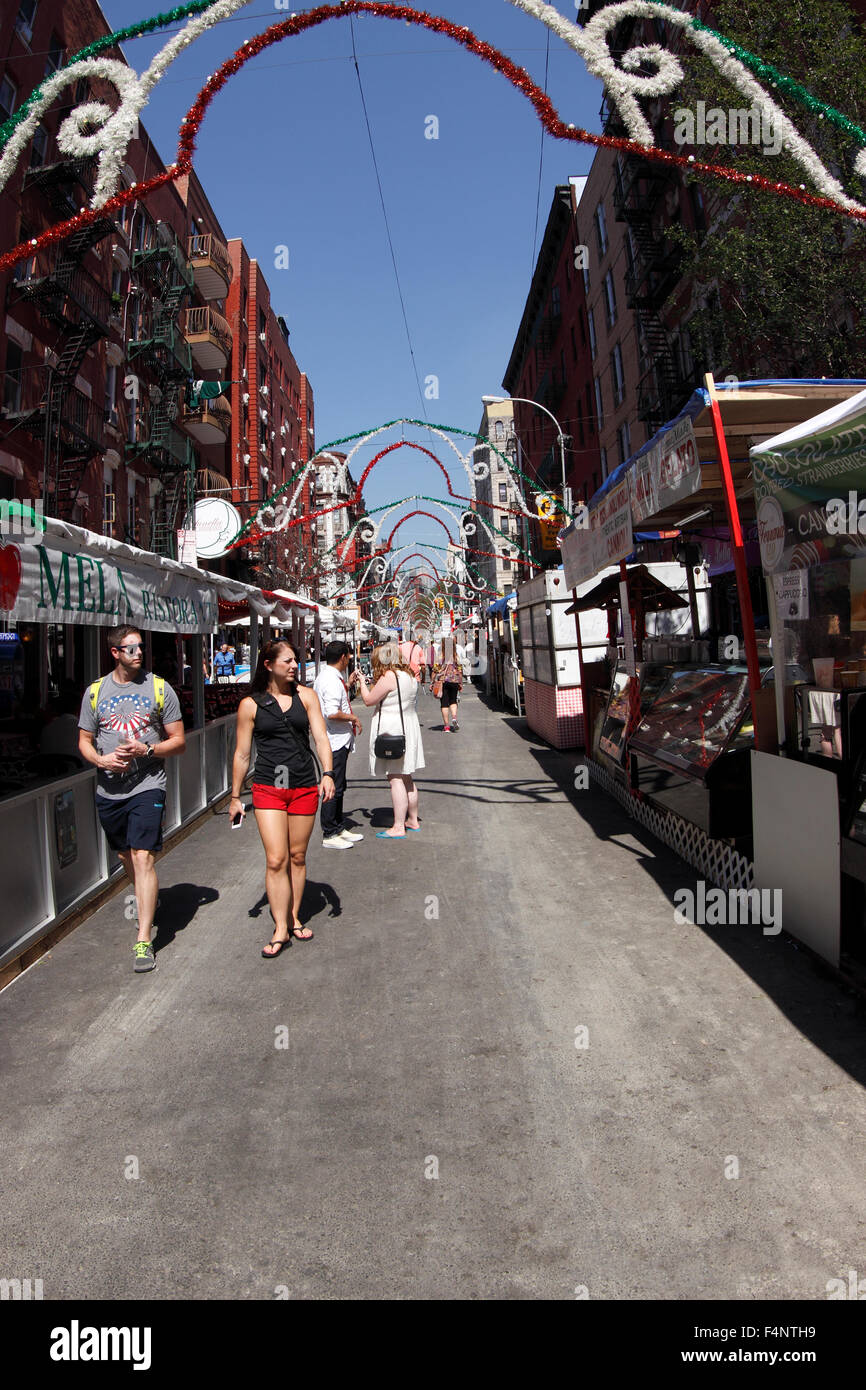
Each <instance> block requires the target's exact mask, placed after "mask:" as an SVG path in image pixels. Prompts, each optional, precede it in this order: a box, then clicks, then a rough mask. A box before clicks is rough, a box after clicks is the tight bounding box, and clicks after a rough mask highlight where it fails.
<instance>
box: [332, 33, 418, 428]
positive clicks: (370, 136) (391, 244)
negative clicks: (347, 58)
mask: <svg viewBox="0 0 866 1390" xmlns="http://www.w3.org/2000/svg"><path fill="white" fill-rule="evenodd" d="M349 28H350V31H351V34H352V60H353V62H354V64H355V74H356V76H357V78H358V90H359V91H360V93H361V106H362V107H363V110H364V121H365V124H366V126H367V138H368V140H369V142H370V154H371V156H372V159H373V169H374V170H375V173H376V185H377V187H378V189H379V202H380V203H381V205H382V217H383V219H384V222H385V234H386V236H387V238H388V249H389V251H390V252H391V264H392V266H393V267H394V279H395V281H396V283H397V294H398V296H399V299H400V310H401V313H402V315H403V326H404V328H405V329H406V341H407V343H408V344H409V356H410V358H411V359H412V370H413V372H414V373H415V384H416V386H417V387H418V399H419V401H420V402H421V414H422V415H423V417H424V420H425V422H426V423H427V424H428V425H429V424H430V421H429V420H428V419H427V411H426V406H425V403H424V392H423V391H422V390H421V378H420V376H419V374H418V363H417V362H416V360H415V349H414V347H413V345H412V334H411V332H410V331H409V318H408V315H407V313H406V302H405V300H404V298H403V288H402V286H401V284H400V272H399V271H398V269H397V257H396V255H395V252H394V241H393V238H392V236H391V226H390V223H389V221H388V209H387V207H386V205H385V194H384V191H383V189H382V179H381V176H380V173H379V161H378V160H377V158H376V147H375V145H374V143H373V131H372V128H371V126H370V117H369V114H368V111H367V100H366V97H365V96H364V84H363V82H362V81H361V69H360V67H359V66H358V54H357V50H356V48H355V24H354V20H353V18H352V16H351V15H350V16H349Z"/></svg>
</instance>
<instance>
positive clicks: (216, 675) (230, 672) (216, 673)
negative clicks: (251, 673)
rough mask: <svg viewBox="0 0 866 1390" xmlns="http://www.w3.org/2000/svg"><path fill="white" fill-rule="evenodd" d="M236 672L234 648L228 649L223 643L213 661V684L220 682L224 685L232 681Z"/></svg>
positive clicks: (225, 643)
mask: <svg viewBox="0 0 866 1390" xmlns="http://www.w3.org/2000/svg"><path fill="white" fill-rule="evenodd" d="M236 672H237V667H236V666H235V653H234V648H233V647H230V646H229V644H228V642H223V644H222V646H221V647H220V649H219V651H218V652H217V654H216V656H215V657H214V659H213V680H214V684H215V685H216V684H219V683H220V682H222V683H223V684H226V683H227V682H229V681H233V680H234V678H235V674H236Z"/></svg>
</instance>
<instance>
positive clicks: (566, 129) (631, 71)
mask: <svg viewBox="0 0 866 1390" xmlns="http://www.w3.org/2000/svg"><path fill="white" fill-rule="evenodd" d="M247 3H248V0H214V2H213V3H207V4H205V3H204V0H197V3H194V4H191V5H186V6H180V7H178V8H177V9H175V10H172V11H169V12H167V13H166V14H159V15H156V16H153V17H151V18H150V19H145V20H142V21H141V22H140V23H139V24H137V25H132V26H129V27H128V28H127V29H125V30H119V31H117V32H116V33H115V34H111V35H107V36H104V37H103V38H101V39H99V40H97V41H96V42H95V43H94V44H91V45H89V46H88V47H87V48H85V49H82V50H81V52H80V53H78V54H76V55H75V57H74V58H73V59H72V60H71V61H70V62H69V63H68V64H67V65H66V66H65V67H63V68H61V69H60V70H59V71H58V72H56V73H54V74H53V75H52V76H51V77H49V78H48V79H46V81H44V82H43V83H42V84H41V85H40V87H39V88H38V89H37V91H36V92H34V93H33V94H32V95H31V96H30V97H29V98H28V99H27V101H26V102H25V103H24V105H23V106H22V108H20V109H19V111H17V112H16V113H15V114H14V116H12V117H11V118H10V119H9V120H8V121H7V122H6V123H5V125H4V126H3V127H2V128H0V141H2V140H3V139H5V147H4V148H3V152H2V155H0V189H2V188H3V187H5V185H6V183H7V181H8V179H9V177H10V176H11V173H12V171H13V170H14V169H15V167H16V166H17V164H18V161H19V160H20V158H21V156H22V154H23V152H24V151H25V149H26V147H27V145H28V143H29V141H30V140H31V139H32V138H33V135H34V133H35V131H36V128H37V126H38V124H39V122H40V120H41V118H42V116H43V115H44V114H45V112H46V111H47V110H48V108H49V107H50V106H51V104H52V103H53V102H54V101H55V100H56V98H57V97H58V96H59V95H60V94H61V93H62V92H63V91H64V90H65V89H66V88H67V87H69V86H70V85H71V84H73V83H75V82H77V81H78V80H79V79H80V78H82V77H88V76H90V77H95V78H98V79H101V80H102V81H104V82H107V83H109V84H111V85H112V86H113V87H114V89H115V91H116V92H117V95H118V98H119V101H118V105H117V106H116V107H115V108H112V107H111V106H109V104H108V103H107V102H94V101H87V102H84V103H82V104H81V105H79V106H77V107H76V108H75V109H74V110H73V111H72V112H71V114H70V115H69V116H67V117H66V119H65V120H64V121H63V122H62V123H61V126H60V129H59V131H58V136H57V140H58V145H59V147H60V149H61V150H62V151H63V152H64V153H65V154H69V155H70V156H73V157H76V156H83V155H87V156H95V157H96V158H97V161H98V170H97V177H96V182H95V188H94V194H93V200H92V203H91V207H90V208H89V209H82V211H81V212H80V213H79V214H78V215H77V216H76V217H73V218H70V219H68V220H67V221H66V222H63V223H60V224H57V225H56V226H54V227H51V228H49V229H48V230H47V231H46V232H44V233H42V235H41V236H38V237H34V238H32V239H31V240H30V241H29V242H24V243H21V244H20V245H19V246H16V247H14V248H12V249H11V250H10V251H8V252H6V254H5V255H3V256H0V270H5V269H8V268H9V267H11V266H12V265H15V264H17V263H18V262H19V261H21V260H24V259H26V258H27V257H28V256H30V255H32V254H33V252H34V250H38V249H39V248H40V247H42V246H46V245H49V244H51V243H54V242H57V241H60V240H62V239H63V238H64V237H66V236H68V235H70V234H71V233H72V232H73V231H76V230H77V229H78V228H79V227H82V226H85V225H87V224H88V223H89V222H91V221H94V220H95V219H96V218H97V217H98V216H100V215H103V216H104V215H105V214H106V213H111V212H115V211H118V210H119V209H120V208H121V207H122V206H124V205H125V204H127V203H130V202H134V201H136V200H137V199H139V198H144V197H146V196H147V194H148V193H150V192H151V191H152V190H153V189H155V188H157V187H160V186H161V185H162V184H164V183H167V182H171V181H173V180H174V179H177V178H179V177H180V176H181V175H182V174H187V173H189V172H190V171H191V169H192V161H193V153H194V150H195V144H196V139H197V136H198V133H199V130H200V128H201V124H202V121H203V120H204V116H205V113H206V111H207V109H208V106H209V105H210V103H211V101H212V100H213V98H214V96H216V94H217V92H219V91H220V90H221V89H222V88H223V87H224V86H225V85H226V83H227V82H228V80H229V78H230V77H232V76H234V74H235V73H236V72H239V71H240V69H241V68H242V67H243V66H244V64H245V63H247V62H248V61H249V60H250V58H252V57H254V56H255V55H256V54H258V53H261V52H262V51H263V50H264V49H266V48H268V47H270V46H271V45H272V44H274V43H279V42H280V41H281V40H282V39H284V38H290V37H293V36H295V35H297V34H300V33H303V32H304V31H305V30H307V29H311V28H314V27H315V26H317V25H319V24H322V23H325V22H326V21H327V20H330V19H341V18H343V19H344V18H346V17H347V16H349V15H354V14H369V15H375V16H378V17H380V18H384V19H395V20H402V21H403V22H405V23H407V24H417V25H420V26H422V27H424V28H426V29H429V30H431V31H433V32H435V33H441V34H445V35H447V36H448V37H450V38H452V39H453V40H454V41H455V42H456V43H459V44H461V45H462V47H464V48H465V49H467V50H468V51H469V52H471V53H474V54H475V56H476V57H479V58H481V59H482V61H483V62H486V63H488V64H489V65H490V66H491V67H493V68H494V69H496V71H498V72H501V73H502V74H503V75H504V76H505V77H507V78H508V80H509V81H510V82H512V83H513V85H514V86H515V87H516V88H517V89H518V90H519V91H521V92H523V93H524V95H525V96H526V97H527V98H528V100H529V101H530V102H531V103H532V105H533V106H534V108H535V110H536V113H537V115H538V117H539V119H540V120H541V122H542V124H543V125H544V126H545V128H546V129H547V130H548V132H549V133H550V134H551V135H552V136H554V137H555V138H557V139H563V140H574V141H582V142H585V143H589V144H593V145H598V146H605V147H607V148H610V149H618V150H622V151H624V152H628V153H634V152H639V153H641V154H643V155H644V156H645V157H646V158H649V159H654V160H658V161H660V162H662V163H665V164H670V165H674V166H676V165H679V166H686V167H689V168H691V169H693V170H694V171H696V172H699V173H703V174H707V175H711V176H713V177H717V178H721V179H726V180H728V181H729V182H732V183H737V184H751V185H752V186H753V187H755V188H758V189H763V190H766V191H768V192H773V193H776V194H778V195H780V196H783V197H789V198H794V199H796V200H798V201H799V202H801V203H804V204H806V205H808V206H813V207H821V208H826V209H829V210H832V211H835V212H843V213H845V214H846V215H847V216H849V217H852V218H856V219H859V220H863V219H866V207H864V206H863V204H862V203H860V202H858V201H856V200H855V199H854V198H852V197H851V196H850V195H849V194H848V193H847V192H846V190H845V189H844V188H843V186H842V184H841V183H840V182H839V180H838V179H837V178H835V177H834V175H833V174H832V173H831V172H830V170H829V169H827V168H826V166H825V165H824V164H823V163H822V161H821V159H820V158H819V156H818V154H817V153H816V151H815V149H814V148H813V147H812V145H811V144H810V143H809V141H808V140H806V139H805V137H804V136H802V135H801V134H800V133H799V131H798V130H797V129H796V127H795V126H794V124H793V122H792V121H791V120H790V119H789V118H788V116H787V115H786V113H785V112H784V111H783V110H782V108H781V107H780V106H779V105H778V103H777V102H776V101H774V100H773V98H772V97H771V96H770V95H769V93H768V92H767V91H766V89H765V87H763V86H762V85H761V83H760V82H759V81H758V80H757V77H756V76H754V75H753V74H754V73H757V74H759V75H760V76H762V77H764V78H768V79H770V80H771V82H772V85H774V86H775V87H776V88H779V87H781V88H783V90H784V91H785V92H786V94H787V95H789V96H790V97H792V98H793V99H795V100H797V101H798V102H800V103H801V104H802V105H804V106H805V107H806V109H808V110H809V111H810V112H811V113H813V114H815V113H817V114H819V115H826V116H828V117H829V118H830V119H831V120H832V121H833V122H834V123H835V124H836V125H837V126H839V127H840V128H842V129H844V130H846V131H847V133H849V134H850V135H852V137H853V138H854V139H856V140H857V141H858V142H859V143H860V144H861V145H862V146H863V147H864V148H861V150H860V152H859V154H858V156H857V159H856V162H855V172H856V173H857V174H858V175H859V176H861V177H866V134H864V132H863V131H862V130H861V129H860V128H859V127H858V126H856V125H855V124H854V122H853V121H850V120H849V119H848V118H847V117H845V116H844V115H843V114H842V113H840V112H838V111H835V110H834V109H833V108H832V107H829V106H827V105H826V104H824V103H821V102H819V101H817V99H816V98H814V97H813V96H812V95H811V94H810V93H809V92H808V90H807V89H806V88H805V87H803V86H802V85H801V84H799V83H797V82H796V81H794V80H793V79H791V78H789V77H786V76H785V75H784V74H781V73H778V72H777V70H776V69H774V68H772V66H771V65H770V64H767V63H764V62H763V60H761V59H760V58H758V57H756V55H754V54H749V53H748V52H747V51H746V50H745V49H743V48H741V47H740V46H739V45H737V44H735V43H733V42H732V41H731V40H729V39H726V38H725V37H724V35H721V34H718V33H716V32H715V31H714V30H712V29H709V28H707V27H706V26H705V25H703V24H701V23H700V21H698V20H696V19H694V17H693V16H692V15H690V14H687V13H684V12H683V11H682V10H679V9H675V8H674V7H673V6H672V5H666V4H662V3H658V2H657V0H623V3H618V4H612V5H606V6H605V7H604V8H603V9H601V10H599V11H598V13H597V14H595V15H594V16H593V18H592V19H591V20H589V21H588V23H587V24H585V25H583V26H581V25H577V24H574V23H573V22H572V21H571V20H569V19H566V18H565V17H564V16H563V15H561V14H560V13H559V11H558V10H556V9H554V8H553V6H551V5H547V4H545V3H543V0H509V3H510V4H512V5H515V6H516V7H517V8H518V9H521V10H523V11H524V12H525V13H527V14H529V15H531V16H532V17H533V18H535V19H538V20H539V21H540V22H541V23H543V24H544V25H546V26H547V27H548V28H549V29H550V30H551V31H552V32H553V33H555V34H556V35H557V36H558V37H559V38H561V39H562V40H563V42H564V43H566V44H568V45H569V46H570V47H571V48H572V49H574V51H575V52H576V53H578V54H579V56H580V57H581V58H582V59H583V61H584V62H585V63H586V66H587V68H588V69H589V71H590V72H592V73H593V74H594V75H595V76H597V77H598V78H600V80H601V81H602V82H603V83H604V85H605V88H606V90H607V92H608V94H609V96H610V98H611V100H612V101H614V102H615V104H616V106H617V109H618V111H619V113H620V115H621V117H622V120H623V122H624V124H625V126H626V128H627V130H628V132H629V137H630V138H629V139H618V138H616V137H613V136H605V135H596V134H594V133H592V132H590V131H586V130H582V129H578V128H576V127H575V126H574V125H569V124H566V123H565V122H563V121H562V120H561V119H560V117H559V115H558V113H557V112H556V110H555V108H554V106H553V104H552V103H551V101H550V98H549V97H548V96H547V94H546V93H545V92H543V91H542V90H541V89H540V88H539V87H538V86H537V85H536V84H535V83H534V82H533V81H532V79H531V78H530V77H529V76H528V74H527V73H526V71H525V70H524V69H523V68H520V67H518V66H517V65H516V64H515V63H513V62H512V61H511V60H510V59H509V58H507V57H506V56H505V55H504V54H502V53H500V52H499V51H498V49H496V48H494V47H493V46H492V45H491V44H488V43H485V42H483V41H482V40H480V39H478V38H476V36H475V35H474V34H473V33H472V31H471V30H470V29H468V28H466V26H465V25H459V24H454V23H452V22H451V21H450V20H446V19H442V18H439V17H437V16H434V15H429V14H425V13H424V12H421V11H418V10H414V9H412V8H410V7H409V6H406V5H395V4H385V3H378V0H344V3H342V4H337V5H321V6H318V7H317V8H315V9H313V10H309V11H307V12H305V13H303V14H297V15H292V16H290V17H289V18H288V19H286V20H282V21H280V22H279V23H277V24H274V25H272V26H271V27H270V28H269V29H267V30H265V31H264V32H263V33H261V34H257V35H256V36H255V37H254V38H251V39H247V40H246V41H245V42H244V43H243V44H242V45H241V46H240V48H239V49H237V51H236V52H235V53H234V54H233V55H232V57H230V58H228V59H227V60H226V61H225V62H224V63H223V64H222V65H221V66H220V68H219V69H218V70H217V72H215V73H214V74H213V75H212V76H211V77H209V78H208V80H207V82H206V83H205V85H204V87H203V88H202V90H201V91H200V93H199V95H198V96H197V98H196V100H195V102H194V103H193V105H192V106H191V107H190V110H189V112H188V113H187V116H186V118H185V120H184V122H183V125H182V126H181V130H180V142H179V145H178V152H177V159H176V162H175V163H174V164H173V165H172V166H171V167H170V168H169V169H168V170H167V171H165V172H164V173H162V174H158V175H156V176H155V177H154V178H152V179H148V180H146V181H145V182H144V183H141V184H138V185H133V186H131V187H130V188H127V189H123V190H121V191H118V190H119V187H120V184H121V180H122V170H123V164H124V159H125V157H126V153H127V150H128V147H129V144H130V142H131V140H132V139H133V137H134V135H135V133H136V130H137V123H138V119H139V116H140V113H141V111H142V109H143V108H144V106H145V105H146V104H147V102H148V100H149V99H150V96H151V94H152V92H153V91H154V89H155V87H156V86H157V84H158V83H159V82H160V81H161V79H162V78H163V77H164V76H165V73H166V72H167V71H168V68H169V67H170V66H171V64H172V63H173V62H174V60H175V59H176V58H177V57H178V55H179V54H180V53H181V52H183V51H184V49H186V48H188V47H189V46H190V45H191V44H192V43H194V42H195V40H196V39H197V38H199V37H200V36H201V35H202V34H203V33H204V32H206V30H208V29H210V28H212V27H213V26H214V25H215V24H217V23H219V22H220V21H221V20H225V19H228V18H229V17H230V16H231V15H233V14H234V13H235V12H236V11H237V10H240V9H242V8H243V7H244V5H245V4H247ZM184 17H186V18H187V23H186V24H185V26H184V28H183V29H182V30H181V31H180V32H179V33H178V34H175V35H174V36H173V37H172V38H171V39H170V40H169V42H168V43H167V44H166V45H165V47H164V48H163V49H162V50H161V51H160V52H159V53H158V54H157V56H156V57H155V58H154V59H153V61H152V62H151V64H150V65H149V67H148V68H147V69H146V70H145V72H144V73H142V74H140V75H139V74H138V73H136V72H135V71H134V69H132V68H129V67H128V66H127V65H126V64H125V63H124V62H122V61H121V60H120V59H113V58H108V57H103V56H101V55H102V53H103V52H104V50H106V49H107V48H110V47H111V46H112V45H114V44H116V43H118V42H120V38H121V36H123V37H128V36H130V35H134V34H136V33H147V32H153V31H154V30H156V29H158V28H162V27H165V26H166V25H167V24H170V23H174V22H177V20H178V19H180V18H184ZM626 18H634V19H660V20H664V21H665V22H666V23H668V24H670V25H671V26H674V27H676V28H680V29H681V30H682V31H683V32H684V34H686V35H687V36H688V37H689V39H690V40H691V41H692V43H693V44H694V45H695V47H696V48H697V49H698V50H699V51H700V52H702V53H703V54H704V55H705V56H706V57H707V58H709V59H710V60H711V61H712V62H713V64H714V65H715V67H716V68H717V70H718V71H719V72H720V73H721V74H722V75H723V76H724V77H725V78H726V79H727V80H728V81H729V82H731V83H732V84H733V86H735V87H736V88H737V90H738V91H740V92H741V93H742V94H743V96H744V97H746V98H748V99H749V101H750V102H751V103H753V105H754V106H755V107H757V108H758V109H759V110H760V112H761V113H762V115H763V116H764V117H765V118H766V119H767V120H768V121H769V122H770V123H771V124H772V126H773V128H774V130H776V131H778V132H779V133H780V135H781V137H782V139H783V147H784V148H785V149H786V150H787V152H788V153H789V155H790V156H791V157H792V158H793V159H794V160H795V161H796V162H797V163H799V164H800V166H801V168H803V170H804V171H805V173H806V174H807V175H808V176H809V178H810V179H811V182H812V185H813V187H814V188H815V189H817V193H813V192H810V191H809V190H808V188H807V187H806V185H805V184H801V185H800V186H799V188H794V187H792V186H791V185H789V184H785V183H783V182H780V181H776V180H773V179H767V178H764V177H762V176H760V175H757V174H744V173H742V172H741V171H740V170H737V169H733V168H730V167H728V166H725V165H718V164H710V163H704V162H701V161H698V160H696V159H695V157H694V155H689V156H685V155H677V154H673V153H672V152H671V151H668V150H661V149H659V148H658V147H657V146H656V145H655V139H654V135H653V131H652V129H651V127H650V125H649V123H648V121H647V120H646V117H645V116H644V114H643V112H642V110H641V107H640V101H639V99H640V98H651V97H657V96H662V95H670V94H671V93H672V92H673V91H675V90H676V88H677V86H678V85H679V84H680V83H681V82H682V80H683V76H684V74H683V69H682V65H681V63H680V61H679V59H678V57H677V56H676V55H675V54H673V53H671V52H670V51H669V50H667V49H665V48H664V47H663V46H662V45H661V44H640V45H638V46H637V47H635V48H632V49H630V50H628V51H627V52H626V53H625V54H623V55H620V58H619V62H617V60H616V59H615V57H614V55H613V54H612V53H611V51H610V47H609V43H608V36H609V34H610V33H611V31H612V30H613V29H614V28H615V27H616V26H617V25H618V24H619V23H620V22H621V21H622V20H623V19H626ZM642 67H651V68H653V70H654V71H653V74H652V75H651V76H644V75H643V74H642V73H641V72H640V68H642ZM94 125H95V126H96V127H97V128H96V129H95V130H94V129H93V126H94Z"/></svg>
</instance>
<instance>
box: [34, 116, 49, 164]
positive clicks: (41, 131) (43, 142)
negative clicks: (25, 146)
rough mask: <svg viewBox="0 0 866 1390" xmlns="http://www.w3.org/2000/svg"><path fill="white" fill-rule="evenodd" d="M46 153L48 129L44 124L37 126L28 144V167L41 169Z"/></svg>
mask: <svg viewBox="0 0 866 1390" xmlns="http://www.w3.org/2000/svg"><path fill="white" fill-rule="evenodd" d="M47 154H48V131H47V130H46V129H45V127H44V125H40V126H37V127H36V129H35V130H34V132H33V141H32V144H31V146H30V168H31V169H41V168H42V165H43V164H44V163H45V158H46V155H47Z"/></svg>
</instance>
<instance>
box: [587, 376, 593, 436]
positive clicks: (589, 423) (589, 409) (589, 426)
mask: <svg viewBox="0 0 866 1390" xmlns="http://www.w3.org/2000/svg"><path fill="white" fill-rule="evenodd" d="M586 426H587V429H588V430H589V432H590V434H595V421H594V419H593V415H592V392H591V390H590V388H589V382H587V383H586Z"/></svg>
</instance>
